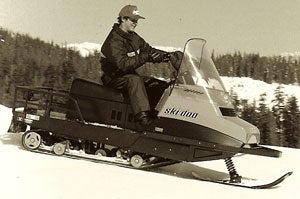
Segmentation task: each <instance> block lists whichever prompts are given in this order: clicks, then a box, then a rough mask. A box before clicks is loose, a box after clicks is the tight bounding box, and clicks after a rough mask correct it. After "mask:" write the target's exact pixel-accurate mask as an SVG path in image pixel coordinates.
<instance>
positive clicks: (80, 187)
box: [0, 105, 300, 199]
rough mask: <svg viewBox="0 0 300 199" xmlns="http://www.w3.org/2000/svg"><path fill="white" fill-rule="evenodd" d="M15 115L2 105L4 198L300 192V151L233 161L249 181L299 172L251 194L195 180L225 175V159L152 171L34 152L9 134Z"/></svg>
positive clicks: (178, 198) (136, 198)
mask: <svg viewBox="0 0 300 199" xmlns="http://www.w3.org/2000/svg"><path fill="white" fill-rule="evenodd" d="M11 116H12V114H11V109H10V108H7V107H4V106H2V105H0V118H1V124H0V157H1V164H0V172H1V173H0V188H1V192H0V197H1V198H5V199H17V198H22V199H27V198H28V199H29V198H30V199H40V198H43V199H65V198H72V199H82V198H89V199H94V198H95V199H96V198H97V199H99V198H110V199H119V198H122V199H123V198H130V199H141V198H142V199H150V198H151V199H153V198H157V199H160V198H161V199H165V198H172V199H182V198H218V199H220V198H222V199H226V198H228V199H229V198H230V199H234V198H243V199H245V198H251V199H252V198H272V199H282V198H295V196H294V195H295V194H297V193H298V189H299V183H300V160H299V158H298V157H299V156H300V150H299V149H291V148H279V147H276V148H277V149H279V150H281V151H283V157H281V158H269V157H261V156H252V155H243V156H239V157H236V158H234V159H233V160H234V161H235V164H236V167H237V170H238V171H239V173H240V174H241V175H245V176H248V177H254V178H255V177H256V178H260V179H273V178H275V177H278V176H280V175H282V174H283V173H285V172H288V171H294V174H293V175H292V176H290V177H289V178H288V179H286V181H284V182H283V183H281V184H280V186H278V187H276V188H273V189H268V190H250V189H245V188H238V187H231V186H226V185H220V184H213V183H208V182H202V181H199V180H194V179H191V172H192V171H196V172H199V173H201V172H204V173H206V172H209V169H216V170H219V171H224V172H225V171H226V168H225V164H224V162H223V161H221V160H217V161H208V162H200V163H195V164H190V163H180V164H177V165H173V166H168V167H164V168H162V169H159V170H156V171H154V172H147V171H140V170H134V169H126V168H121V167H118V166H112V165H105V164H100V163H94V162H90V161H86V160H76V159H70V158H65V157H59V156H51V155H45V154H39V153H33V152H29V151H26V150H24V149H23V147H22V145H21V134H12V133H6V132H7V129H8V127H9V124H10V119H11ZM274 148H275V147H274ZM196 165H197V166H199V167H196ZM175 173H176V175H175ZM170 174H171V175H170ZM289 196H290V197H289Z"/></svg>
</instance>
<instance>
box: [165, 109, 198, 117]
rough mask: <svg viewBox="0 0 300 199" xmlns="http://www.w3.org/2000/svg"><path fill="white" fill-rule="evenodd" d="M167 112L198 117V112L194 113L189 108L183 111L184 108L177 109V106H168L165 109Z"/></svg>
mask: <svg viewBox="0 0 300 199" xmlns="http://www.w3.org/2000/svg"><path fill="white" fill-rule="evenodd" d="M165 113H166V114H171V115H179V116H182V117H190V118H197V116H198V113H193V112H190V111H187V110H185V111H182V110H180V109H176V108H167V109H166V110H165Z"/></svg>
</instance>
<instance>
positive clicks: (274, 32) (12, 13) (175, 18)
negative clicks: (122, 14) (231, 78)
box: [0, 0, 300, 55]
mask: <svg viewBox="0 0 300 199" xmlns="http://www.w3.org/2000/svg"><path fill="white" fill-rule="evenodd" d="M128 4H131V5H136V6H137V7H138V9H139V12H140V14H141V15H142V16H144V17H145V18H146V19H144V20H139V23H138V27H137V28H136V32H137V33H138V34H140V35H141V36H142V37H143V38H144V39H145V40H146V41H147V42H148V43H149V44H150V45H153V46H172V47H179V48H183V46H184V44H185V42H186V41H187V40H188V39H189V38H194V37H200V38H204V39H206V40H207V41H208V44H209V46H210V48H211V49H214V50H215V52H216V53H227V52H228V53H232V52H235V51H241V52H247V53H260V54H261V55H278V54H281V53H283V52H298V51H300V49H299V48H300V39H298V36H299V35H300V23H299V19H300V0H188V1H187V0H186V1H184V0H151V1H146V0H131V1H129V0H113V1H111V0H85V1H83V0H1V1H0V26H1V27H2V28H5V29H8V30H11V31H17V32H19V33H26V34H29V35H31V36H33V37H39V38H40V39H42V40H45V41H54V43H57V44H63V43H69V44H70V43H81V42H93V43H99V44H101V43H103V42H104V40H105V38H106V36H107V35H108V33H109V31H110V30H111V27H112V25H113V23H114V22H116V18H117V16H118V13H119V11H120V10H121V8H122V7H123V6H125V5H128Z"/></svg>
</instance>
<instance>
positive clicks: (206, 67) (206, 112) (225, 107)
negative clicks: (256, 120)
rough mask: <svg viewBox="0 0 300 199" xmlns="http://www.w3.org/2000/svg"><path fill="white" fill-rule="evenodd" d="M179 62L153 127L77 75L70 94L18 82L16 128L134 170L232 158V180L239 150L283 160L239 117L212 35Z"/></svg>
mask: <svg viewBox="0 0 300 199" xmlns="http://www.w3.org/2000/svg"><path fill="white" fill-rule="evenodd" d="M179 61H180V63H181V64H180V67H179V68H178V71H177V75H176V78H175V79H174V80H172V81H170V82H168V83H165V84H164V85H165V86H160V91H159V92H156V91H155V92H154V94H153V93H149V99H150V102H151V99H152V98H156V99H158V100H153V101H154V102H153V103H152V106H153V107H154V108H155V111H156V113H157V115H156V116H157V118H156V120H155V121H154V123H153V124H151V125H150V126H149V128H144V129H143V128H141V127H140V126H139V125H137V124H136V123H135V121H134V119H133V118H134V117H133V114H132V109H131V105H130V103H129V100H128V97H127V96H126V95H125V94H123V93H121V92H120V91H118V90H114V89H111V88H107V87H105V86H102V85H100V84H98V83H95V82H91V81H87V80H83V79H75V80H74V81H73V84H72V86H71V89H70V91H69V92H64V91H58V90H53V89H51V88H42V87H26V86H19V87H17V88H16V94H15V99H14V107H13V120H12V125H11V131H14V132H18V131H25V128H24V127H27V128H26V129H27V131H25V133H24V135H23V138H22V143H23V146H24V147H25V148H26V149H29V150H41V151H47V150H48V151H53V152H54V153H55V154H57V155H75V156H85V157H87V158H94V159H97V160H99V161H106V162H114V163H116V162H117V163H118V164H123V165H127V166H132V167H135V168H147V167H151V166H161V165H166V164H173V163H176V162H181V161H186V162H197V161H206V160H216V159H225V161H226V165H227V167H228V170H229V174H230V181H232V182H239V181H240V178H241V177H240V176H239V175H238V174H237V172H236V170H235V168H234V165H233V162H232V160H231V157H233V156H234V155H235V154H238V153H245V154H254V155H262V156H269V157H280V155H281V152H280V151H277V150H274V149H270V148H266V147H263V146H260V145H259V142H260V132H259V130H258V129H257V128H256V127H255V126H253V125H252V124H250V123H248V122H246V121H244V120H242V119H240V118H239V117H237V115H236V113H235V110H234V107H233V105H232V102H231V98H230V96H229V94H228V92H227V91H226V89H225V87H224V84H223V82H222V80H221V79H220V76H219V74H218V72H217V69H216V67H215V65H214V63H213V61H212V59H211V54H210V53H209V51H208V49H207V45H206V41H205V40H203V39H190V40H189V41H188V42H187V43H186V45H185V48H184V52H183V56H182V58H181V60H179ZM161 88H163V89H161ZM154 90H155V89H154ZM78 151H79V152H78ZM111 160H113V161H111Z"/></svg>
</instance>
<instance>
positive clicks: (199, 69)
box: [176, 39, 226, 91]
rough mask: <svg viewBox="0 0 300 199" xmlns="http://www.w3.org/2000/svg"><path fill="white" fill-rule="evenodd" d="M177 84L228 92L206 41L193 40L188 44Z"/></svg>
mask: <svg viewBox="0 0 300 199" xmlns="http://www.w3.org/2000/svg"><path fill="white" fill-rule="evenodd" d="M176 83H177V84H184V85H192V86H201V87H205V88H209V89H215V90H221V91H226V90H225V87H224V85H223V83H222V81H221V79H220V76H219V74H218V71H217V69H216V67H215V65H214V63H213V61H212V59H211V54H210V52H209V51H208V49H207V47H206V41H205V40H203V39H191V40H189V41H188V42H187V43H186V45H185V48H184V56H183V58H182V62H181V65H180V68H179V71H178V76H177V79H176Z"/></svg>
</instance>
